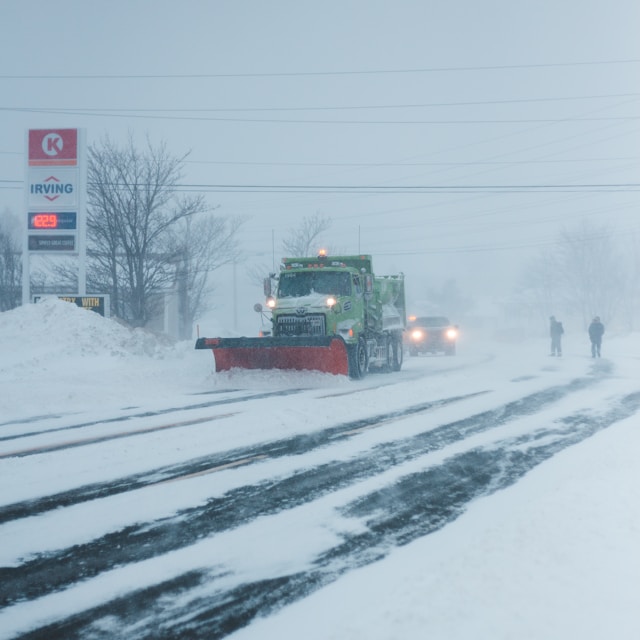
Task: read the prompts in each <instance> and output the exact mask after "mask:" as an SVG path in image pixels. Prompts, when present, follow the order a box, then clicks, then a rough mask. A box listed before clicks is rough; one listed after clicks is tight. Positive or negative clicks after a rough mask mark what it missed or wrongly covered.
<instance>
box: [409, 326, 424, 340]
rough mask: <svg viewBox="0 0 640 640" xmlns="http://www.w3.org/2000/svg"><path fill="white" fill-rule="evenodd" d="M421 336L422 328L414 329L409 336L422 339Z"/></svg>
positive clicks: (422, 333) (422, 334)
mask: <svg viewBox="0 0 640 640" xmlns="http://www.w3.org/2000/svg"><path fill="white" fill-rule="evenodd" d="M423 337H424V331H422V329H414V330H413V331H412V332H411V338H412V339H413V340H422V338H423Z"/></svg>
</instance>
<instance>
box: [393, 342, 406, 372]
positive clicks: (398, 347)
mask: <svg viewBox="0 0 640 640" xmlns="http://www.w3.org/2000/svg"><path fill="white" fill-rule="evenodd" d="M391 351H392V353H391V371H400V369H402V361H403V359H404V349H403V348H402V340H394V341H393V345H392V347H391Z"/></svg>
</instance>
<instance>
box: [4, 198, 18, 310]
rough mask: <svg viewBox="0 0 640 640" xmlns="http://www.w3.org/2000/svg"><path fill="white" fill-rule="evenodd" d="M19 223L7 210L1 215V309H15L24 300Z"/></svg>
mask: <svg viewBox="0 0 640 640" xmlns="http://www.w3.org/2000/svg"><path fill="white" fill-rule="evenodd" d="M18 229H19V223H18V220H17V218H16V217H15V216H13V215H12V214H11V213H10V212H9V211H8V210H5V211H4V212H3V214H2V215H1V216H0V311H9V309H15V307H17V306H19V305H20V304H21V302H22V250H21V247H20V241H19V234H18Z"/></svg>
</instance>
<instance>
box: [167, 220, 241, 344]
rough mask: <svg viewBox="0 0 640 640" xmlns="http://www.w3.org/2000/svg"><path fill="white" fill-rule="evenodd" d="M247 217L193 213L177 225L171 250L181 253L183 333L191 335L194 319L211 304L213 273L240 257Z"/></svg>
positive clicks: (178, 269) (178, 265)
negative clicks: (239, 235)
mask: <svg viewBox="0 0 640 640" xmlns="http://www.w3.org/2000/svg"><path fill="white" fill-rule="evenodd" d="M242 223H243V220H241V219H234V220H231V221H229V220H226V219H225V218H221V217H214V216H212V215H205V216H203V215H200V216H193V217H189V218H186V219H185V220H182V221H181V222H180V223H179V224H178V225H177V228H176V231H175V235H174V241H173V245H172V251H171V253H172V254H173V255H176V256H177V259H176V274H175V287H176V289H177V293H178V301H179V305H178V306H179V309H180V314H179V315H180V317H179V329H178V331H179V337H180V338H183V339H187V338H190V337H191V333H192V328H193V321H194V319H195V318H196V317H197V316H198V315H199V314H200V313H202V312H204V311H207V310H208V309H209V307H210V300H211V294H212V292H213V285H212V282H211V277H210V275H211V273H212V272H213V271H215V270H216V269H218V268H220V267H221V266H222V265H225V264H229V263H231V262H233V261H234V260H237V259H238V257H239V251H238V242H237V239H236V236H237V232H238V230H239V229H240V227H241V225H242Z"/></svg>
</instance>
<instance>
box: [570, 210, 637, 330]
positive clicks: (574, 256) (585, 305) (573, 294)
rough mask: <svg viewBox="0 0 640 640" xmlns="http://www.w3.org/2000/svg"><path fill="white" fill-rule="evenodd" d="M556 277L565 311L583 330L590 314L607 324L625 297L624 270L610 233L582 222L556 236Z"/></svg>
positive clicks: (608, 230) (602, 228)
mask: <svg viewBox="0 0 640 640" xmlns="http://www.w3.org/2000/svg"><path fill="white" fill-rule="evenodd" d="M560 241H561V242H560V248H559V251H558V261H559V274H560V279H561V282H562V284H563V290H562V295H563V298H564V303H565V308H566V309H567V310H570V311H572V312H574V313H575V314H576V315H577V316H578V317H579V318H580V320H581V322H582V324H583V325H584V326H585V327H586V326H587V325H588V324H589V321H590V320H591V318H593V316H594V315H599V316H601V317H602V318H604V319H606V320H608V321H611V320H613V318H614V317H615V314H616V311H617V310H618V308H619V306H620V303H621V301H622V299H623V297H624V295H625V291H624V289H625V281H624V274H625V270H624V268H623V265H622V260H621V257H620V256H621V254H620V251H619V250H618V248H617V247H616V246H615V243H614V240H613V234H612V232H611V230H610V229H609V228H607V227H604V226H595V225H592V224H589V223H587V222H583V223H582V224H581V225H580V226H578V227H574V228H573V229H570V230H569V229H565V230H564V231H562V233H561V234H560Z"/></svg>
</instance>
